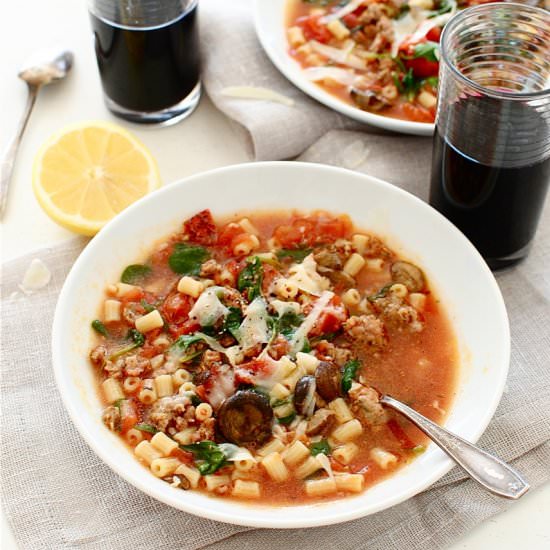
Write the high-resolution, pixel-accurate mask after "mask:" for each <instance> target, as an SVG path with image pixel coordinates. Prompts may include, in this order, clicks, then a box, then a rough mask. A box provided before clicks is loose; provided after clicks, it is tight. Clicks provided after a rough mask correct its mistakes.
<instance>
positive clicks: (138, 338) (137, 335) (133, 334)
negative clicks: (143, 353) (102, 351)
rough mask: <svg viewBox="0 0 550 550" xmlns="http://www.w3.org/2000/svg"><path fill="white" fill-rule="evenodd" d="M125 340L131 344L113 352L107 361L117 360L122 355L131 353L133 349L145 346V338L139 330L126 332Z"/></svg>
mask: <svg viewBox="0 0 550 550" xmlns="http://www.w3.org/2000/svg"><path fill="white" fill-rule="evenodd" d="M126 340H129V341H130V342H132V343H131V344H130V345H128V346H126V347H124V348H122V349H119V350H118V351H115V352H114V353H112V354H111V355H110V356H109V359H110V360H111V361H112V360H113V359H117V358H118V357H120V356H121V355H124V354H125V353H128V352H130V351H132V350H133V349H136V348H139V347H140V346H143V344H145V336H143V334H142V333H141V332H139V330H136V329H135V328H131V329H130V330H129V331H128V334H127V335H126Z"/></svg>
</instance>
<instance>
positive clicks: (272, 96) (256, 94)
mask: <svg viewBox="0 0 550 550" xmlns="http://www.w3.org/2000/svg"><path fill="white" fill-rule="evenodd" d="M220 93H221V94H222V95H223V96H226V97H235V98H238V99H261V100H264V101H273V102H274V103H282V104H283V105H286V106H287V107H293V106H294V100H293V99H291V98H290V97H287V96H285V95H283V94H280V93H278V92H275V91H273V90H270V89H268V88H261V87H255V86H229V87H227V88H223V90H221V91H220Z"/></svg>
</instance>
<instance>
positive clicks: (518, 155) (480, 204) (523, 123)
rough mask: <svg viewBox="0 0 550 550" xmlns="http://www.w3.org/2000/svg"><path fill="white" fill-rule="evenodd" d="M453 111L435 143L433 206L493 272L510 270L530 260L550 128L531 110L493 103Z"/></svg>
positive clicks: (469, 102)
mask: <svg viewBox="0 0 550 550" xmlns="http://www.w3.org/2000/svg"><path fill="white" fill-rule="evenodd" d="M453 109H454V112H453V117H452V119H451V120H450V122H448V123H447V126H446V138H444V137H443V136H442V135H441V134H440V129H439V128H438V129H436V133H435V137H434V151H433V164H432V179H431V188H430V204H431V205H432V206H434V207H435V208H437V210H439V211H440V212H441V213H442V214H443V215H444V216H446V217H447V218H448V219H449V220H451V221H452V222H453V223H454V224H455V225H456V226H457V227H458V228H459V229H460V230H461V231H462V232H463V233H464V234H465V235H466V236H467V237H468V238H469V239H470V241H472V243H473V244H474V245H475V246H476V248H477V249H478V250H479V252H480V253H481V254H482V256H483V257H484V258H485V260H486V261H487V263H488V264H489V266H490V267H492V268H499V267H505V266H506V265H511V264H513V263H516V262H517V261H519V260H521V259H522V258H523V257H525V255H526V254H527V252H528V250H529V246H530V244H531V241H532V239H533V237H534V235H535V231H536V228H537V223H538V219H539V217H540V214H541V211H542V207H543V204H544V199H545V196H546V193H547V191H548V184H549V181H550V151H549V145H550V141H549V140H550V130H549V122H548V120H547V119H546V118H545V117H542V116H540V115H539V114H538V113H537V112H536V110H534V109H533V108H532V107H530V106H527V105H524V104H521V103H517V104H510V105H507V106H506V107H504V106H503V104H502V102H498V103H497V102H496V101H494V100H492V99H491V98H471V97H470V98H468V99H461V100H460V101H459V102H458V103H457V104H455V105H454V106H453ZM496 109H498V113H496V112H495V110H496ZM497 115H498V116H497ZM496 120H498V124H496V125H493V126H492V127H490V128H487V127H486V125H487V121H493V123H494V121H496Z"/></svg>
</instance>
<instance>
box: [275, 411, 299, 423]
mask: <svg viewBox="0 0 550 550" xmlns="http://www.w3.org/2000/svg"><path fill="white" fill-rule="evenodd" d="M295 418H296V413H295V412H291V413H290V414H289V415H288V416H283V417H282V418H278V419H277V421H278V422H279V424H284V425H285V426H286V425H288V424H290V423H291V422H292V421H293V420H294V419H295Z"/></svg>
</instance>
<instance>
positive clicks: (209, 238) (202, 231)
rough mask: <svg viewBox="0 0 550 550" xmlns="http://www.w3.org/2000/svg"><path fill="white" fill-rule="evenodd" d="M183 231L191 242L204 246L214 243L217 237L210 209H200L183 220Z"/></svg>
mask: <svg viewBox="0 0 550 550" xmlns="http://www.w3.org/2000/svg"><path fill="white" fill-rule="evenodd" d="M183 232H184V234H185V235H187V236H188V237H189V241H190V242H192V243H196V244H202V245H206V246H208V245H211V244H214V243H215V242H216V239H217V228H216V224H215V223H214V219H213V218H212V214H211V212H210V210H208V209H207V210H202V211H201V212H199V213H198V214H195V215H194V216H193V217H192V218H190V219H188V220H187V221H185V222H184V223H183Z"/></svg>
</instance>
